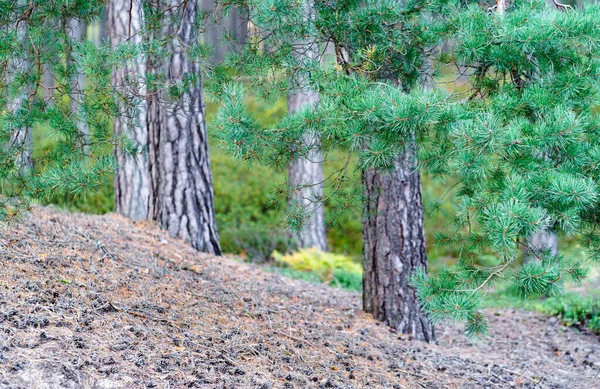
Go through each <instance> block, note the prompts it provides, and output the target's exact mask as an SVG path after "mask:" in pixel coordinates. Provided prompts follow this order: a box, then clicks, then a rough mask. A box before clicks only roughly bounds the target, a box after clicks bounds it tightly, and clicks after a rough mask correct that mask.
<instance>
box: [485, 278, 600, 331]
mask: <svg viewBox="0 0 600 389" xmlns="http://www.w3.org/2000/svg"><path fill="white" fill-rule="evenodd" d="M484 305H485V306H487V307H490V308H518V309H525V310H529V311H536V312H540V313H542V314H544V315H546V316H555V317H557V318H558V319H560V321H561V322H562V323H563V324H564V325H565V326H567V327H574V328H577V329H586V330H590V331H592V332H594V333H596V334H599V335H600V290H595V291H591V292H590V293H589V294H587V295H582V294H580V293H578V292H573V291H567V292H565V293H563V294H561V295H558V296H553V297H546V298H538V299H529V300H528V299H521V298H520V297H517V296H516V295H514V294H513V293H511V292H510V291H508V290H507V289H506V288H503V287H499V288H497V289H496V291H494V292H492V293H491V294H490V295H489V296H488V298H487V299H486V300H485V302H484Z"/></svg>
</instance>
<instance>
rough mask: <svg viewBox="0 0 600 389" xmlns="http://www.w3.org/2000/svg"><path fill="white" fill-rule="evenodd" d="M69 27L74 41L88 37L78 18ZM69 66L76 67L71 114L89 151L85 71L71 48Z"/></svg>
mask: <svg viewBox="0 0 600 389" xmlns="http://www.w3.org/2000/svg"><path fill="white" fill-rule="evenodd" d="M66 28H67V34H68V35H69V38H70V39H71V41H72V42H75V41H84V40H85V39H86V38H87V24H86V23H85V22H83V21H81V20H78V19H71V20H69V23H68V25H67V26H66ZM66 57H67V67H69V68H70V67H75V69H76V70H75V73H74V74H73V76H72V77H71V96H70V100H71V101H70V105H71V115H72V116H73V121H74V122H75V123H76V125H77V129H78V130H79V137H80V139H81V145H82V149H83V153H84V154H88V153H89V140H90V129H89V127H88V124H87V120H86V118H85V111H84V109H83V105H84V99H85V94H84V79H83V72H82V71H81V70H80V69H79V67H78V66H77V64H76V63H75V60H74V58H73V53H72V52H71V51H70V50H69V52H68V53H67V56H66Z"/></svg>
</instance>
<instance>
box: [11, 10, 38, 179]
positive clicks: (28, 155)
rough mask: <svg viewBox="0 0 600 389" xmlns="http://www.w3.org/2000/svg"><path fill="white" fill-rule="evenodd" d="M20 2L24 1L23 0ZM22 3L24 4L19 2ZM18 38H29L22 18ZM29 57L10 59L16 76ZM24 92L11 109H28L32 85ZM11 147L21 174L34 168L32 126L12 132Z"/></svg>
mask: <svg viewBox="0 0 600 389" xmlns="http://www.w3.org/2000/svg"><path fill="white" fill-rule="evenodd" d="M20 3H23V2H22V1H21V2H20ZM19 5H22V4H19ZM17 39H18V40H19V42H24V41H25V39H27V24H26V21H24V20H21V21H19V22H18V23H17ZM25 55H27V54H25ZM29 66H30V62H29V58H27V57H25V58H17V59H13V60H11V61H10V69H11V70H12V71H13V72H14V74H15V76H16V75H17V74H19V73H25V72H27V71H28V70H29ZM21 90H22V92H21V93H20V94H19V95H18V96H16V97H15V98H14V99H13V100H12V101H11V103H10V104H9V111H11V112H14V113H17V112H19V111H20V110H23V109H27V108H26V107H25V106H26V105H27V103H28V101H27V99H28V97H29V96H30V95H31V94H32V90H33V87H32V85H24V86H23V87H22V89H21ZM10 147H13V148H14V149H15V151H16V153H15V165H16V167H17V168H18V170H19V173H20V174H27V173H28V172H29V171H30V170H31V169H32V168H33V135H32V132H31V127H28V126H22V127H21V128H18V129H16V130H15V131H14V132H13V133H12V134H11V141H10Z"/></svg>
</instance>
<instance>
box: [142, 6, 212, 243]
mask: <svg viewBox="0 0 600 389" xmlns="http://www.w3.org/2000/svg"><path fill="white" fill-rule="evenodd" d="M177 4H179V2H177ZM182 9H183V15H182V16H183V17H182V20H181V22H180V23H178V24H177V25H174V24H172V25H169V26H167V31H166V33H167V35H166V36H171V35H173V39H172V41H171V47H170V52H171V53H172V56H171V58H170V60H168V61H167V63H165V64H164V69H163V70H164V74H165V77H166V78H167V81H171V82H178V81H180V80H182V79H184V78H190V77H193V81H192V82H191V85H189V87H188V88H187V89H186V90H185V92H184V94H183V96H181V97H179V98H177V99H176V100H175V101H173V102H172V104H170V105H166V104H162V102H161V104H159V105H156V104H155V103H156V101H154V102H153V103H151V109H150V111H149V116H148V117H149V120H150V123H149V124H150V127H149V128H150V140H151V147H152V148H153V150H152V151H151V152H150V155H151V162H150V164H151V169H152V175H151V176H152V179H153V181H154V182H153V183H152V189H153V191H154V193H153V198H154V207H153V212H154V218H155V219H156V220H157V222H158V224H159V226H161V227H162V228H164V229H166V230H167V231H168V232H169V235H171V236H175V237H179V238H183V239H185V240H186V241H189V242H190V244H191V245H192V247H194V248H195V249H197V250H199V251H202V252H207V253H213V254H221V247H220V244H219V235H218V233H217V226H216V222H215V212H214V207H213V187H212V175H211V171H210V161H209V154H208V136H207V132H206V125H205V117H204V102H203V100H202V81H201V79H200V77H201V74H202V73H201V69H200V65H199V64H198V63H193V62H191V61H190V60H189V59H188V58H187V55H186V53H185V48H187V47H190V46H192V45H193V44H194V42H195V41H196V40H197V39H198V36H197V30H196V29H195V28H194V23H195V21H196V17H197V15H198V12H199V10H200V5H199V1H190V2H188V3H187V4H186V6H185V7H183V8H182ZM163 97H166V96H163ZM164 100H167V99H164ZM155 180H156V181H155Z"/></svg>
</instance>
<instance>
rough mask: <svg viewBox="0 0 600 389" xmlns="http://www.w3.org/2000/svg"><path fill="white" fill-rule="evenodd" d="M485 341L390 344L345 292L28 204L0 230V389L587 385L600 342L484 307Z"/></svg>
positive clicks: (152, 232) (595, 379)
mask: <svg viewBox="0 0 600 389" xmlns="http://www.w3.org/2000/svg"><path fill="white" fill-rule="evenodd" d="M486 313H487V314H488V315H489V316H490V318H491V325H490V335H489V337H488V339H487V340H486V342H479V343H473V342H471V341H469V340H468V339H466V338H465V337H464V335H463V334H462V330H461V328H460V327H457V326H453V325H445V326H438V327H437V329H436V331H437V337H438V340H437V342H436V344H424V343H420V342H416V341H412V340H410V339H409V338H407V337H406V336H404V335H402V334H397V333H394V332H393V331H390V330H389V329H388V328H386V327H385V326H383V325H380V324H379V323H378V322H376V321H374V320H373V319H372V318H371V317H370V316H369V315H366V314H364V313H362V312H361V310H360V296H359V295H358V294H356V293H352V292H347V291H343V290H339V289H333V288H329V287H327V286H324V285H314V284H309V283H305V282H301V281H297V280H291V279H287V278H284V277H282V276H279V275H277V274H273V273H268V272H265V271H263V270H262V269H261V268H260V267H258V266H253V265H249V264H244V263H241V262H238V261H236V260H234V259H233V258H216V257H211V256H208V255H204V254H199V253H197V252H195V251H194V250H192V249H191V248H189V247H188V246H186V245H185V244H184V243H183V242H181V241H178V240H175V239H171V238H169V237H168V236H167V235H166V234H165V233H164V232H163V231H160V230H159V229H158V228H156V227H155V226H152V225H150V224H137V225H136V224H134V223H132V222H130V221H128V220H126V219H124V218H122V217H119V216H117V215H107V216H103V217H97V216H86V215H70V214H67V213H63V212H60V211H57V210H55V209H52V208H38V209H35V210H34V215H32V216H31V217H29V218H27V219H26V220H25V221H24V222H23V223H19V224H14V225H11V226H8V227H6V228H3V229H0V388H2V389H7V388H11V389H12V388H15V389H16V388H27V389H29V388H265V389H266V388H313V387H314V388H511V387H517V388H587V389H592V388H597V387H600V342H599V340H598V337H596V336H593V335H589V334H582V333H579V332H577V331H576V330H573V329H568V328H564V327H562V326H561V325H560V323H559V322H558V321H557V320H556V319H552V318H545V317H542V316H540V315H538V314H534V313H530V312H522V311H514V310H488V311H486Z"/></svg>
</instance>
